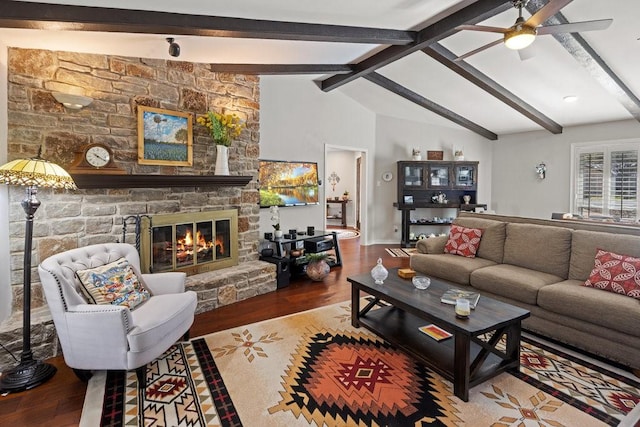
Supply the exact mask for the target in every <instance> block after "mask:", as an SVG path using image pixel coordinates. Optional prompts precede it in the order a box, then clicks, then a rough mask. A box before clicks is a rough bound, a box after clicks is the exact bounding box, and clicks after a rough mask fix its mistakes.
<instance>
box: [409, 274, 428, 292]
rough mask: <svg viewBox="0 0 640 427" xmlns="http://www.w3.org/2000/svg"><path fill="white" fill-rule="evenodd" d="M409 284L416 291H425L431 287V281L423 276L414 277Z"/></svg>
mask: <svg viewBox="0 0 640 427" xmlns="http://www.w3.org/2000/svg"><path fill="white" fill-rule="evenodd" d="M411 282H412V283H413V286H415V287H416V289H427V288H428V287H429V285H431V279H429V278H428V277H425V276H414V277H413V278H412V279H411Z"/></svg>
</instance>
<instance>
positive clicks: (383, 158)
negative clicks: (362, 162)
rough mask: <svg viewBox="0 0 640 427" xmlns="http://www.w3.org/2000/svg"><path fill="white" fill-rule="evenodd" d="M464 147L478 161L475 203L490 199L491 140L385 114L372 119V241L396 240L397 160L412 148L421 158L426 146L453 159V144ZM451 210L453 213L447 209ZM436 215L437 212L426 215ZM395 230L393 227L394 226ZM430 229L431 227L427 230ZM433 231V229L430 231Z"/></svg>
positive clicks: (469, 157) (398, 224) (407, 157)
mask: <svg viewBox="0 0 640 427" xmlns="http://www.w3.org/2000/svg"><path fill="white" fill-rule="evenodd" d="M454 146H455V147H462V148H464V155H465V160H471V161H479V162H480V164H479V165H478V203H487V204H490V203H491V198H492V193H491V169H492V141H489V140H487V139H486V138H483V137H481V136H479V135H476V134H474V133H472V132H469V131H466V130H464V129H453V128H445V127H440V126H434V125H429V124H425V123H417V122H413V121H408V120H400V119H397V118H393V117H388V116H378V118H377V121H376V150H375V162H374V172H373V175H374V177H373V181H372V186H373V193H374V195H375V196H374V198H373V199H372V203H373V206H370V207H369V208H370V210H373V211H374V212H375V213H374V215H373V224H370V227H371V228H372V229H373V230H375V232H374V241H373V242H372V243H387V244H396V245H397V244H399V243H400V228H401V224H402V221H401V220H402V217H401V214H400V211H399V210H397V209H396V208H394V207H393V203H394V202H396V201H397V185H398V176H397V175H398V173H397V165H396V162H397V161H398V160H411V151H412V148H419V149H420V150H421V151H422V155H423V160H425V159H426V154H427V151H428V150H442V151H444V160H453V147H454ZM387 171H389V172H392V173H393V179H392V180H391V181H390V182H385V181H383V180H382V174H383V173H384V172H387ZM449 214H452V215H453V214H455V213H447V215H449ZM433 215H439V214H437V213H433V214H431V213H430V214H429V216H433ZM396 228H397V229H398V231H395V229H396ZM429 232H431V230H430V231H429ZM434 232H435V231H434Z"/></svg>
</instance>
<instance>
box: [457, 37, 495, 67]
mask: <svg viewBox="0 0 640 427" xmlns="http://www.w3.org/2000/svg"><path fill="white" fill-rule="evenodd" d="M500 43H502V39H499V40H496V41H494V42H491V43H489V44H485V45H484V46H480V47H479V48H477V49H475V50H472V51H471V52H467V53H465V54H464V55H461V56H458V57H457V58H456V59H454V62H457V61H462V60H463V59H466V58H468V57H470V56H471V55H475V54H476V53H479V52H482V51H483V50H487V49H489V48H490V47H493V46H496V45H499V44H500Z"/></svg>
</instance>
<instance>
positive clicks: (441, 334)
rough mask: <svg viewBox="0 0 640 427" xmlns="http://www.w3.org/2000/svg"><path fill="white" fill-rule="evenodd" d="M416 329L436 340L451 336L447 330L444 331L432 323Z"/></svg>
mask: <svg viewBox="0 0 640 427" xmlns="http://www.w3.org/2000/svg"><path fill="white" fill-rule="evenodd" d="M418 330H419V331H420V332H422V333H423V334H425V335H428V336H430V337H431V338H433V339H434V340H436V341H442V340H445V339H447V338H450V337H452V336H453V335H452V334H450V333H449V332H447V331H445V330H444V329H442V328H439V327H438V326H436V325H434V324H430V325H425V326H420V327H419V328H418Z"/></svg>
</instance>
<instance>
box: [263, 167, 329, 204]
mask: <svg viewBox="0 0 640 427" xmlns="http://www.w3.org/2000/svg"><path fill="white" fill-rule="evenodd" d="M258 180H259V182H260V207H261V208H268V207H270V206H306V205H317V204H318V191H319V189H318V164H317V163H315V162H288V161H281V160H260V169H259V170H258Z"/></svg>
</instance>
